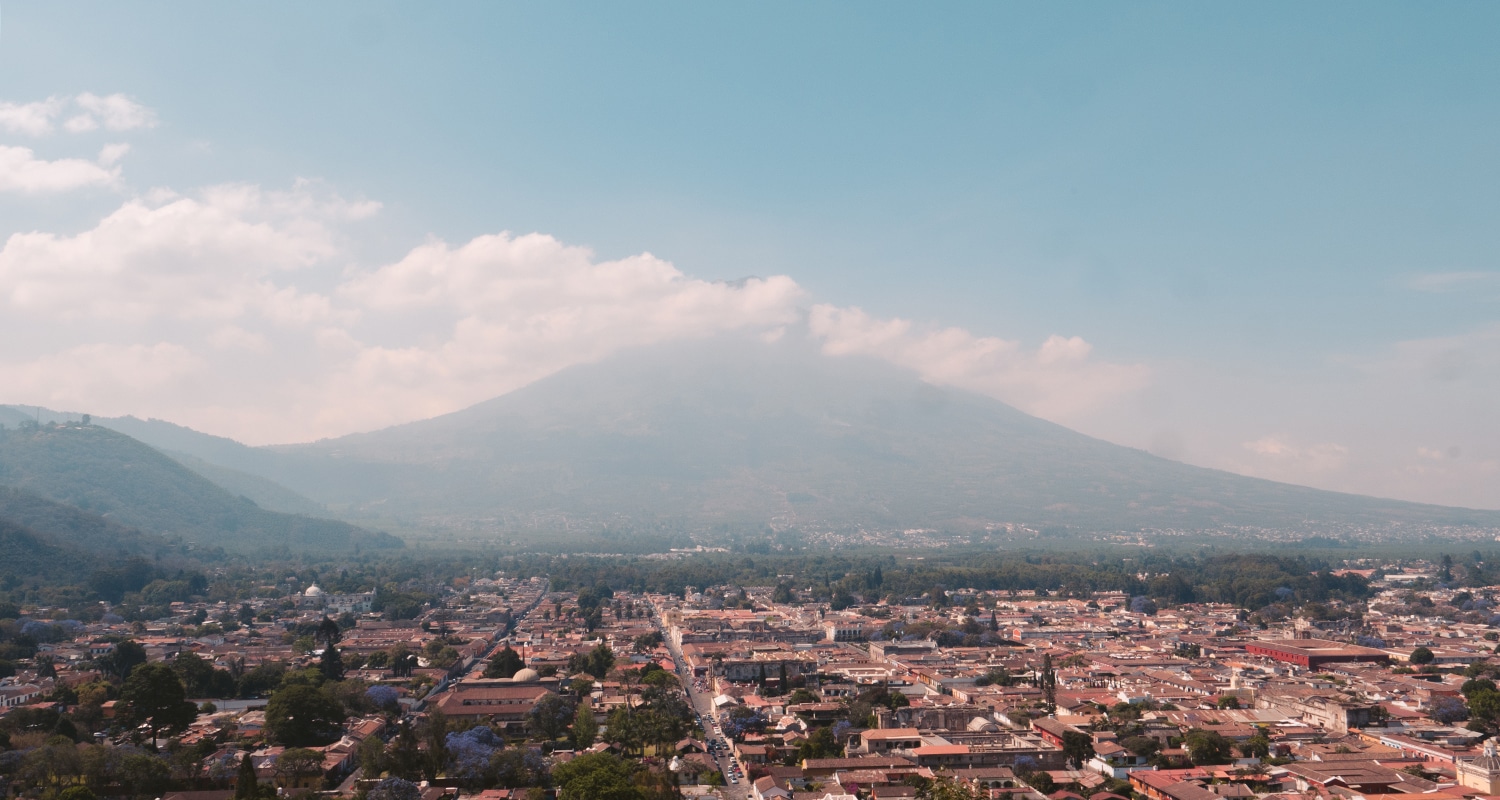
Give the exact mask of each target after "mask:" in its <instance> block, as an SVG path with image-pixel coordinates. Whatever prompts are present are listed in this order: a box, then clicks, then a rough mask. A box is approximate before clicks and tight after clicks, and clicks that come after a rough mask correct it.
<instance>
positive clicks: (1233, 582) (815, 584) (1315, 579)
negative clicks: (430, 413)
mask: <svg viewBox="0 0 1500 800" xmlns="http://www.w3.org/2000/svg"><path fill="white" fill-rule="evenodd" d="M500 568H502V569H508V570H513V571H515V572H517V573H519V574H523V575H525V574H538V575H542V574H545V575H549V576H550V577H551V579H552V581H553V586H554V588H557V589H580V588H584V587H590V588H592V587H600V586H603V587H608V588H610V589H612V590H616V591H620V590H628V591H636V592H641V591H649V592H659V593H671V594H681V593H683V591H684V590H685V589H686V588H687V587H689V586H692V587H697V588H700V589H701V588H703V587H708V586H721V585H750V586H776V585H780V584H787V585H788V587H789V588H795V589H796V590H798V591H810V592H811V593H812V595H813V597H814V598H815V599H819V600H828V601H832V600H833V599H834V598H835V597H837V596H840V595H846V596H848V597H851V598H856V599H862V600H864V601H866V602H869V601H870V600H872V599H891V600H895V601H898V602H899V601H904V600H907V599H912V598H920V597H922V596H924V595H926V596H928V597H932V596H933V595H934V594H935V593H937V592H943V591H954V590H960V589H977V590H983V591H1010V590H1015V591H1038V590H1040V591H1046V592H1048V593H1055V594H1061V595H1064V596H1079V597H1083V596H1087V595H1089V594H1092V593H1094V592H1101V591H1118V592H1124V593H1126V594H1128V595H1131V596H1145V597H1150V598H1152V599H1154V600H1156V601H1158V602H1164V603H1170V604H1180V603H1191V602H1212V603H1231V604H1234V605H1237V606H1240V607H1242V608H1247V609H1257V608H1262V607H1265V606H1268V605H1272V604H1274V603H1284V604H1293V605H1302V604H1305V603H1311V602H1326V601H1328V600H1334V599H1341V600H1357V599H1362V598H1364V597H1367V596H1368V595H1369V593H1370V590H1369V586H1368V584H1367V582H1366V581H1365V580H1364V579H1363V578H1361V577H1359V576H1357V575H1343V576H1335V575H1333V574H1332V569H1333V565H1331V564H1329V563H1327V562H1326V561H1323V560H1321V559H1317V558H1310V557H1305V556H1277V555H1267V554H1231V555H1207V556H1191V555H1171V554H1160V555H1156V554H1141V555H1134V556H1130V557H1122V556H1119V555H1114V554H1107V555H1106V554H1087V553H1079V554H1066V553H1052V552H1037V553H952V554H943V553H939V554H936V555H928V556H926V557H924V558H922V559H921V560H917V559H915V558H909V557H903V556H895V555H874V554H872V555H837V554H830V555H822V556H806V555H801V556H798V557H790V556H776V555H764V556H751V555H724V556H712V555H711V556H701V557H696V558H691V559H682V560H676V561H664V560H655V559H641V558H625V559H619V558H615V559H602V558H578V557H574V558H543V557H530V558H523V557H515V558H507V559H501V560H500ZM784 576H791V577H784Z"/></svg>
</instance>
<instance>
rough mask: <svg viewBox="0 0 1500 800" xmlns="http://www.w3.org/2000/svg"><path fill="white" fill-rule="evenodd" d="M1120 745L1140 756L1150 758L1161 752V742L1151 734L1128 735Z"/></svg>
mask: <svg viewBox="0 0 1500 800" xmlns="http://www.w3.org/2000/svg"><path fill="white" fill-rule="evenodd" d="M1120 746H1121V747H1123V748H1125V749H1126V750H1129V751H1130V752H1131V753H1132V754H1133V755H1135V756H1137V757H1139V758H1150V757H1152V756H1154V755H1156V754H1157V753H1159V752H1161V742H1158V741H1157V740H1155V739H1153V738H1151V737H1150V736H1127V737H1125V738H1124V739H1122V740H1120Z"/></svg>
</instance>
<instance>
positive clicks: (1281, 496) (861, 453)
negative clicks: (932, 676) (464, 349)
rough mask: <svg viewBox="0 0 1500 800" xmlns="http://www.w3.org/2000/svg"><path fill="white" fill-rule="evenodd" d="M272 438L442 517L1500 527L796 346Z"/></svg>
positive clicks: (299, 481) (404, 505) (333, 488)
mask: <svg viewBox="0 0 1500 800" xmlns="http://www.w3.org/2000/svg"><path fill="white" fill-rule="evenodd" d="M274 452H276V453H278V454H280V456H281V459H280V460H279V461H276V462H266V463H267V465H268V466H266V467H264V468H265V469H267V473H266V475H267V477H270V478H272V479H273V480H276V481H278V482H280V483H283V484H284V485H288V486H295V487H297V488H298V490H299V491H302V492H304V493H306V494H308V495H309V496H312V497H314V498H315V499H318V500H319V501H321V502H324V503H328V504H330V505H332V506H333V507H336V508H337V507H342V508H344V509H347V511H348V512H349V513H357V512H359V511H361V510H372V509H379V510H381V511H382V512H384V513H388V514H391V515H395V516H402V515H405V516H409V517H412V518H421V519H426V520H429V521H434V522H435V523H438V524H445V523H450V522H453V521H459V522H462V521H464V520H487V521H492V522H490V523H487V524H493V525H496V526H500V527H548V526H556V525H559V524H565V523H563V522H562V521H563V520H571V521H582V520H589V521H592V522H595V523H599V522H622V523H650V522H657V521H663V520H673V521H678V522H682V523H686V524H690V525H712V524H716V523H720V522H727V521H738V522H752V523H764V522H779V523H787V524H813V525H824V524H826V525H851V524H852V525H868V526H880V527H885V528H890V527H957V528H972V527H978V526H982V525H984V524H987V523H1004V522H1018V523H1024V524H1030V525H1052V524H1061V525H1070V526H1076V527H1080V528H1089V529H1103V530H1119V529H1134V528H1141V527H1148V528H1164V527H1191V528H1212V527H1220V526H1227V525H1243V526H1257V527H1267V528H1293V529H1304V530H1312V529H1316V528H1318V527H1321V526H1328V525H1344V524H1358V525H1382V526H1383V525H1389V524H1399V525H1409V526H1418V527H1420V526H1427V525H1479V526H1487V527H1500V512H1493V511H1470V510H1463V509H1452V508H1444V507H1439V506H1429V505H1421V504H1416V503H1405V502H1397V501H1389V500H1379V499H1375V498H1369V497H1360V496H1356V495H1348V494H1339V493H1334V492H1325V491H1318V490H1314V489H1308V488H1305V487H1299V486H1291V485H1287V484H1280V483H1274V482H1271V481H1265V480H1258V479H1253V478H1246V477H1243V476H1239V475H1233V474H1230V473H1225V472H1219V471H1216V470H1208V469H1202V468H1198V467H1191V466H1188V465H1185V464H1181V463H1177V462H1173V461H1168V460H1166V459H1163V458H1158V457H1156V456H1153V455H1150V454H1148V453H1145V452H1142V451H1139V450H1134V449H1130V448H1124V447H1119V446H1117V445H1113V444H1110V443H1108V442H1104V441H1100V440H1098V439H1093V438H1090V437H1087V436H1084V435H1082V434H1079V433H1076V432H1074V431H1070V430H1068V429H1066V428H1063V427H1061V426H1058V425H1055V424H1052V423H1049V422H1046V421H1043V420H1040V419H1037V418H1035V417H1031V416H1028V415H1026V414H1024V413H1022V412H1020V411H1018V410H1016V409H1014V408H1011V407H1010V406H1007V405H1005V404H1003V403H1000V402H998V401H995V400H992V399H989V398H986V397H982V396H979V395H975V394H971V393H968V392H963V391H956V390H945V389H939V388H936V387H933V386H931V385H929V384H927V383H924V382H922V381H920V380H919V379H917V378H916V377H915V376H914V375H912V374H911V373H908V372H906V371H903V370H900V369H897V368H895V367H892V366H890V365H888V364H884V363H877V362H873V361H866V360H860V359H852V358H832V357H827V356H824V355H821V354H819V353H817V352H815V351H812V350H810V349H808V348H807V347H805V346H802V345H799V344H795V343H792V344H778V345H761V344H746V343H723V342H712V343H706V344H695V345H685V346H671V347H658V348H653V349H650V350H644V351H638V352H633V353H628V354H624V355H619V356H615V357H613V358H611V359H608V360H606V361H604V362H602V363H598V364H593V365H586V366H579V367H574V368H571V369H568V370H564V371H563V372H560V373H558V374H556V375H554V376H552V377H549V378H547V379H544V380H542V381H539V382H537V383H535V384H532V385H530V386H527V387H525V388H523V389H520V390H518V391H515V392H512V393H510V394H507V395H505V396H502V397H499V398H496V399H494V400H491V401H488V402H485V403H481V404H479V405H476V406H474V407H472V408H469V409H466V410H464V411H460V412H457V413H454V414H449V415H446V416H443V417H438V418H436V419H431V420H426V421H423V422H416V423H412V424H408V425H402V426H398V427H394V428H390V429H387V430H383V431H377V432H374V433H368V434H359V435H354V436H346V437H343V438H339V439H333V440H328V441H322V442H317V443H312V444H306V445H296V446H288V447H280V448H274Z"/></svg>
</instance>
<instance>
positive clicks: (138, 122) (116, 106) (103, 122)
mask: <svg viewBox="0 0 1500 800" xmlns="http://www.w3.org/2000/svg"><path fill="white" fill-rule="evenodd" d="M70 109H71V115H70V116H68V119H67V121H65V122H64V123H63V129H64V130H66V131H68V132H69V133H88V132H90V131H96V130H99V129H100V128H104V129H105V130H110V131H134V130H141V129H145V128H154V127H156V124H157V117H156V112H155V111H153V110H152V109H150V108H148V107H146V106H144V105H141V104H140V103H137V102H136V101H134V100H132V99H130V98H129V97H127V96H125V95H123V94H118V93H117V94H110V95H97V94H94V93H92V92H84V93H83V94H80V95H77V96H76V97H71V98H69V97H56V96H54V97H49V98H47V99H46V100H37V101H33V102H30V103H12V102H0V130H4V131H8V132H10V133H19V134H22V135H25V136H45V135H46V134H49V133H52V132H53V131H54V130H56V128H57V120H58V119H59V118H60V117H62V116H63V115H64V114H65V113H68V112H69V111H70Z"/></svg>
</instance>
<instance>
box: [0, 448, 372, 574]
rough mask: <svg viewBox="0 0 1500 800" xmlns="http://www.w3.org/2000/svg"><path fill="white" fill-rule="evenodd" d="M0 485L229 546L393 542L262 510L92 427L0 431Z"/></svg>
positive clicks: (332, 547)
mask: <svg viewBox="0 0 1500 800" xmlns="http://www.w3.org/2000/svg"><path fill="white" fill-rule="evenodd" d="M0 485H4V486H9V487H13V488H17V489H22V490H25V491H29V492H33V493H35V494H38V495H41V496H43V497H45V498H48V499H50V500H53V501H56V502H59V503H66V504H68V505H71V506H75V507H77V508H80V509H83V510H85V511H88V512H93V513H97V514H99V515H101V516H103V517H105V518H106V519H108V520H110V521H112V522H115V523H118V524H120V525H125V526H129V527H133V528H139V529H141V530H143V531H146V532H149V533H152V534H157V535H161V536H166V537H173V538H180V539H182V540H183V541H186V542H191V543H195V544H197V545H199V546H207V547H223V548H224V549H226V550H230V551H237V552H255V551H265V550H283V549H285V550H293V551H324V552H347V551H351V550H355V549H358V548H361V547H363V548H382V547H399V546H400V545H401V543H400V541H399V540H397V539H395V538H394V537H391V536H389V535H388V534H384V533H376V532H371V531H367V530H364V529H361V528H357V527H355V526H352V525H349V524H347V523H343V522H334V521H331V520H322V519H313V518H309V517H301V516H294V515H289V514H278V513H275V512H271V511H266V510H264V509H262V508H260V507H258V506H256V505H255V504H254V503H253V502H251V501H249V500H247V499H245V498H242V497H236V496H234V495H231V494H230V493H229V492H227V491H225V490H224V489H223V488H221V487H219V486H216V485H214V484H213V483H210V482H209V481H208V480H206V479H205V478H203V477H201V476H199V475H197V474H196V473H194V472H192V471H190V470H188V469H187V468H186V467H184V466H183V465H181V464H179V463H177V462H176V461H173V460H172V459H171V458H168V457H167V456H165V455H163V454H162V453H160V452H158V451H156V450H154V449H152V448H150V447H148V446H146V445H144V444H142V443H140V442H138V441H136V440H134V439H131V438H130V437H128V436H125V435H123V434H120V433H117V432H114V431H111V430H107V429H105V428H102V427H98V426H93V425H47V426H42V427H33V428H30V429H19V430H4V431H0Z"/></svg>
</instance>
